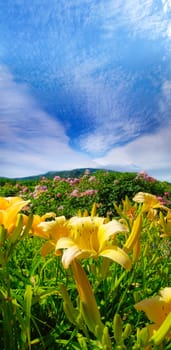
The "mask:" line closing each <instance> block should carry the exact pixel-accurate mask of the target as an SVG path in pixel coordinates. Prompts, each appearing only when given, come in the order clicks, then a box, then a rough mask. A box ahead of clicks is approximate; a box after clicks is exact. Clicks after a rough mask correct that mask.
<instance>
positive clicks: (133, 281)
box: [0, 171, 171, 350]
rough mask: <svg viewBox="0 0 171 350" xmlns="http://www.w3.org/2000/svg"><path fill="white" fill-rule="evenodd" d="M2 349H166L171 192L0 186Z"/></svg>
mask: <svg viewBox="0 0 171 350" xmlns="http://www.w3.org/2000/svg"><path fill="white" fill-rule="evenodd" d="M0 196H1V197H0V344H1V349H2V350H6V349H8V350H20V349H21V350H27V349H28V350H34V349H35V350H37V349H38V350H44V349H48V350H53V349H68V350H77V349H80V350H81V349H83V350H87V349H93V350H97V349H103V350H113V349H117V350H122V349H123V350H124V349H125V350H126V349H128V350H129V349H130V350H132V349H133V350H138V349H154V350H155V349H159V350H160V349H163V350H169V349H171V184H169V183H167V182H161V181H157V180H156V179H154V178H152V177H150V176H148V175H147V174H146V173H138V174H135V173H117V172H107V171H95V172H94V173H89V172H88V171H86V172H85V173H84V174H82V175H80V176H78V177H73V178H72V177H60V176H54V177H53V178H51V179H50V178H47V177H42V178H40V179H37V180H33V179H31V180H24V179H23V180H18V181H17V180H6V181H5V180H1V187H0Z"/></svg>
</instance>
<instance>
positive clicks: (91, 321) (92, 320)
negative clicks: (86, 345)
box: [71, 260, 111, 350]
mask: <svg viewBox="0 0 171 350" xmlns="http://www.w3.org/2000/svg"><path fill="white" fill-rule="evenodd" d="M71 267H72V271H73V274H74V278H75V282H76V286H77V290H78V293H79V297H80V302H81V305H80V308H81V313H82V315H83V318H84V321H85V323H86V325H87V326H88V328H89V330H90V331H91V332H92V333H94V335H95V336H96V337H97V338H98V339H99V340H100V342H103V337H104V332H105V328H106V327H105V326H104V324H103V323H102V321H101V316H100V312H99V309H98V307H97V303H96V299H95V296H94V293H93V290H92V288H91V285H90V282H89V280H88V278H87V276H86V273H85V271H84V269H83V268H82V266H81V265H80V264H79V262H78V261H76V260H74V261H73V262H72V263H71ZM106 331H107V332H106V339H105V346H106V347H105V348H106V349H108V350H111V341H110V338H109V335H108V329H107V330H106Z"/></svg>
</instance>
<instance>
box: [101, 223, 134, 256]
mask: <svg viewBox="0 0 171 350" xmlns="http://www.w3.org/2000/svg"><path fill="white" fill-rule="evenodd" d="M123 231H127V228H125V226H124V225H122V224H121V223H120V222H118V221H117V220H112V221H109V222H108V223H106V224H102V225H101V226H100V227H99V230H98V240H99V242H100V246H99V250H102V249H103V247H104V245H105V243H106V241H108V240H109V238H110V237H111V236H114V235H116V234H117V233H118V232H123Z"/></svg>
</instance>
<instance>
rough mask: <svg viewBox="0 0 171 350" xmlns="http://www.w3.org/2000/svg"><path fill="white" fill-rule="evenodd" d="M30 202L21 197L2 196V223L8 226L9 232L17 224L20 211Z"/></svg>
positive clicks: (0, 206)
mask: <svg viewBox="0 0 171 350" xmlns="http://www.w3.org/2000/svg"><path fill="white" fill-rule="evenodd" d="M28 203H29V201H24V200H23V199H22V198H20V197H0V225H3V226H4V227H5V228H6V230H7V232H8V234H10V233H12V231H13V229H14V227H15V225H16V222H17V217H18V213H19V212H20V210H21V209H22V208H24V207H25V206H26V205H27V204H28Z"/></svg>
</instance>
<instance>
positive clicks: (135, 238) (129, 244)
mask: <svg viewBox="0 0 171 350" xmlns="http://www.w3.org/2000/svg"><path fill="white" fill-rule="evenodd" d="M141 227H142V216H141V215H140V214H139V215H138V216H137V218H136V219H135V220H134V222H133V225H132V230H131V233H130V235H129V237H128V239H127V240H126V242H125V244H124V247H123V249H124V250H125V252H127V253H129V252H130V251H131V250H133V261H136V260H137V259H138V257H139V253H140V233H141Z"/></svg>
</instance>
